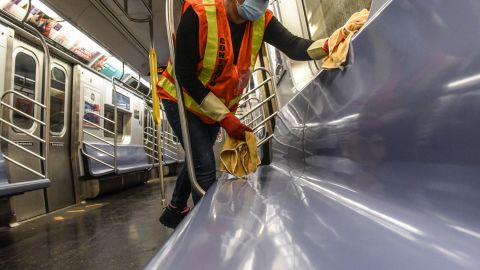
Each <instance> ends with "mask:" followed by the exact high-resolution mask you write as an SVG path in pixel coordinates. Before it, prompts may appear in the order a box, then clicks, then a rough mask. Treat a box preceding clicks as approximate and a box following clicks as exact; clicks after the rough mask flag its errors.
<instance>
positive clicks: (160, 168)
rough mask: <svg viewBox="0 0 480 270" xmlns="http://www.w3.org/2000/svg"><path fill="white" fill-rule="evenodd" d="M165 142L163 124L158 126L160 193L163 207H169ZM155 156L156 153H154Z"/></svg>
mask: <svg viewBox="0 0 480 270" xmlns="http://www.w3.org/2000/svg"><path fill="white" fill-rule="evenodd" d="M162 148H163V140H162V122H161V121H160V123H159V124H158V125H157V152H158V174H159V176H158V177H159V178H160V193H161V195H162V206H163V207H166V206H167V197H166V196H165V181H164V179H163V154H162V153H163V152H162ZM154 155H155V153H154Z"/></svg>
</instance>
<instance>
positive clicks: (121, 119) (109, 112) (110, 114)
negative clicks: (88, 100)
mask: <svg viewBox="0 0 480 270" xmlns="http://www.w3.org/2000/svg"><path fill="white" fill-rule="evenodd" d="M117 113H118V114H117V115H118V121H117V122H118V124H117V136H118V137H117V139H118V140H120V139H121V138H122V137H123V133H124V126H125V113H124V112H122V111H121V110H118V111H117ZM104 115H105V117H106V118H108V119H111V120H113V119H114V108H113V107H112V106H105V114H104ZM103 123H104V125H103V127H104V128H106V129H107V130H109V131H111V132H113V131H114V125H113V123H110V122H109V121H105V120H104V121H103ZM103 136H105V137H108V138H113V134H111V133H109V132H107V131H103Z"/></svg>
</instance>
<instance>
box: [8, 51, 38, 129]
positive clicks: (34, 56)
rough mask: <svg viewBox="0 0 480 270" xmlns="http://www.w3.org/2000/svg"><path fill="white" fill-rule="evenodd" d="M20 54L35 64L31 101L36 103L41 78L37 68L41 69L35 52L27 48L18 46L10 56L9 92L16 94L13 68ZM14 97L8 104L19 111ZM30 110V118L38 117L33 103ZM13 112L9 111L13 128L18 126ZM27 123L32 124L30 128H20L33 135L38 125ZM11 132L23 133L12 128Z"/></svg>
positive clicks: (14, 70)
mask: <svg viewBox="0 0 480 270" xmlns="http://www.w3.org/2000/svg"><path fill="white" fill-rule="evenodd" d="M20 53H23V54H25V55H27V56H30V57H31V58H32V59H33V61H34V62H35V83H34V86H35V87H34V97H33V99H34V100H35V101H38V95H39V83H41V82H40V81H39V80H41V79H42V78H41V77H40V71H41V70H40V69H41V68H39V67H41V65H40V61H39V60H38V57H37V54H35V52H33V51H32V50H29V49H28V48H25V47H23V46H18V47H16V48H15V49H14V51H13V54H12V77H11V78H12V82H11V84H10V86H11V90H13V91H15V92H18V91H17V90H15V75H16V69H15V66H16V64H17V56H18V55H19V54H20ZM15 97H16V95H15V94H13V95H12V97H11V98H10V104H11V106H12V107H14V108H16V109H19V108H17V107H16V106H15V104H14V101H15ZM32 108H33V114H32V115H31V116H32V117H35V118H36V116H37V115H38V109H37V105H35V104H34V103H33V102H32ZM14 113H15V112H14V111H12V110H10V115H9V117H10V121H11V123H12V124H14V125H15V126H18V124H17V123H16V122H15V119H16V118H15V117H14ZM29 121H31V122H32V124H31V126H30V127H29V128H23V127H20V128H21V129H22V130H24V131H27V132H29V133H33V132H34V131H35V130H36V129H37V127H38V123H37V122H35V121H33V120H31V119H29ZM12 129H13V131H14V132H15V133H18V134H21V133H23V131H20V130H19V129H16V128H13V127H12Z"/></svg>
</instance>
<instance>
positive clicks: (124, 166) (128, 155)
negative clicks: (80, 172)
mask: <svg viewBox="0 0 480 270" xmlns="http://www.w3.org/2000/svg"><path fill="white" fill-rule="evenodd" d="M93 146H95V147H97V148H99V149H102V150H104V151H106V152H108V153H112V154H113V147H112V146H110V145H107V144H93ZM84 150H85V152H86V154H87V155H90V156H93V157H95V158H97V159H99V160H101V161H103V162H105V163H107V164H111V165H112V166H113V164H114V161H113V158H112V157H110V156H108V155H106V154H105V153H102V152H101V151H98V150H96V149H94V148H93V147H90V146H88V145H85V146H84ZM86 159H87V161H88V171H89V173H90V175H92V176H102V175H106V174H111V173H114V171H113V169H112V168H110V167H108V166H106V165H105V164H102V163H100V162H98V161H96V160H94V159H92V158H89V157H86ZM117 168H118V173H119V174H122V173H128V172H134V171H142V170H149V169H151V168H152V164H151V163H149V160H148V157H147V155H146V153H145V149H144V147H143V145H119V146H118V147H117Z"/></svg>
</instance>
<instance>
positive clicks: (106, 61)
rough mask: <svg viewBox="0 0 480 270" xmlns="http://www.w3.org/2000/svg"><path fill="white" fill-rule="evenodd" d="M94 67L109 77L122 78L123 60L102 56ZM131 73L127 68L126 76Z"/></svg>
mask: <svg viewBox="0 0 480 270" xmlns="http://www.w3.org/2000/svg"><path fill="white" fill-rule="evenodd" d="M92 68H93V69H95V70H96V71H98V72H100V73H102V74H103V75H105V76H107V77H108V78H113V77H114V76H115V77H116V78H120V77H121V76H122V62H120V61H119V60H118V59H116V58H115V57H110V56H101V57H100V58H99V59H98V60H97V61H96V62H95V63H94V64H93V65H92ZM129 74H130V72H129V70H127V69H125V74H124V78H125V77H127V76H128V75H129Z"/></svg>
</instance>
